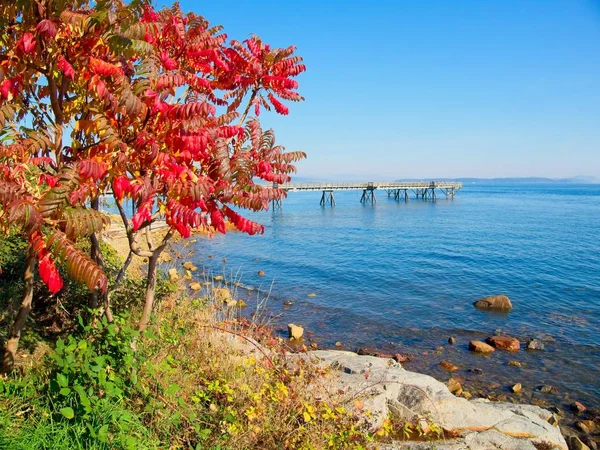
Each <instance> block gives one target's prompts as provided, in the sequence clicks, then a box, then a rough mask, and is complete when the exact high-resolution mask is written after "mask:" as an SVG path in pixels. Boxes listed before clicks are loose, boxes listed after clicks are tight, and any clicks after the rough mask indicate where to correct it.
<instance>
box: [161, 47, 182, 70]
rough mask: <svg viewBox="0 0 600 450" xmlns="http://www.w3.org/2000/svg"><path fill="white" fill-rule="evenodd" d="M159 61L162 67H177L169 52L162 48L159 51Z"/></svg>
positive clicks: (171, 68) (172, 68)
mask: <svg viewBox="0 0 600 450" xmlns="http://www.w3.org/2000/svg"><path fill="white" fill-rule="evenodd" d="M160 62H161V63H162V65H163V67H164V68H165V69H167V70H174V69H177V66H178V64H177V61H175V60H174V59H173V58H171V57H170V56H169V54H168V53H167V52H165V51H164V50H163V51H161V52H160Z"/></svg>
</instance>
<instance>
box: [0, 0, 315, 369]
mask: <svg viewBox="0 0 600 450" xmlns="http://www.w3.org/2000/svg"><path fill="white" fill-rule="evenodd" d="M0 26H1V27H2V30H3V32H2V33H3V34H2V39H1V41H0V126H1V127H2V138H3V142H4V143H5V144H3V145H2V147H1V148H0V209H1V215H0V218H1V220H2V224H3V226H4V227H5V228H8V227H18V228H19V229H20V230H21V232H22V234H23V236H24V238H25V239H27V240H28V242H29V250H28V256H27V269H26V271H25V274H24V280H25V286H26V289H25V295H24V297H23V301H22V305H21V309H20V311H19V314H18V317H17V319H16V321H15V324H14V326H13V330H12V331H11V337H10V341H9V345H7V349H6V352H5V362H6V364H5V367H6V366H10V365H11V364H12V360H13V359H14V352H15V350H16V345H17V344H18V339H19V336H20V332H21V329H22V326H23V324H24V321H25V318H26V317H27V314H28V312H29V310H30V309H31V301H32V296H33V283H32V280H33V276H34V270H35V265H36V263H37V265H38V272H39V274H40V278H41V279H42V281H44V283H46V285H47V286H48V288H49V289H50V290H51V291H52V292H56V291H58V290H60V287H61V286H62V280H61V279H60V275H59V273H58V270H57V268H56V265H55V261H56V260H61V261H63V262H64V263H65V264H66V269H67V274H68V275H69V276H70V277H72V278H74V279H75V280H78V281H81V282H84V283H85V284H86V285H87V286H88V287H89V288H90V290H91V291H96V292H98V293H100V294H102V295H103V297H104V308H105V312H106V314H107V316H108V317H109V319H110V301H109V300H110V299H109V289H108V288H107V286H108V280H107V279H106V276H105V275H104V274H103V272H102V267H101V255H100V253H99V247H98V243H97V235H96V234H97V233H98V232H99V231H100V230H101V229H102V227H103V225H104V224H105V223H106V219H105V217H104V216H103V215H102V214H101V213H99V212H98V211H97V206H98V198H99V196H100V195H101V194H103V193H105V192H108V191H110V192H112V195H113V196H114V199H115V201H116V204H117V206H118V208H119V210H120V213H121V218H122V220H123V223H124V225H125V227H126V230H127V236H128V240H129V245H130V254H129V257H128V258H127V260H126V262H125V264H124V266H123V268H122V270H121V273H120V274H119V277H118V279H120V278H121V277H122V276H123V274H124V271H125V270H126V267H127V265H128V264H129V261H131V258H133V257H134V255H135V256H138V257H145V258H148V275H147V290H146V298H145V303H144V308H143V313H142V316H141V319H140V325H139V327H140V329H144V328H145V327H146V325H147V323H148V320H149V318H150V313H151V310H152V305H153V301H154V288H155V281H156V269H157V262H158V258H159V256H160V253H161V252H162V250H163V249H164V248H165V246H166V244H167V242H168V240H169V239H170V238H171V236H172V235H173V234H175V233H178V234H180V235H181V236H182V237H184V238H185V237H188V236H189V235H190V233H191V232H192V230H194V229H197V228H202V227H205V228H210V229H211V230H214V231H216V232H222V233H224V232H225V230H226V229H225V221H226V220H227V221H229V222H231V223H233V224H234V225H235V226H236V227H237V228H238V229H239V230H241V231H243V232H246V233H249V234H257V233H262V232H263V227H262V226H261V225H259V224H257V223H254V222H252V221H250V220H248V219H246V218H244V217H243V216H242V215H240V212H239V211H240V210H241V209H251V210H255V211H256V210H261V209H266V208H268V206H269V202H270V201H271V200H273V199H276V198H279V197H281V196H282V195H284V193H283V191H281V190H280V189H278V188H277V187H273V186H271V185H267V184H261V183H260V182H257V181H260V180H262V181H263V182H265V181H266V182H272V183H275V186H276V184H277V183H284V182H286V181H288V180H289V174H290V173H292V172H293V171H294V170H295V168H294V166H293V163H294V162H295V161H297V160H299V159H301V158H303V157H304V156H305V155H304V154H303V153H301V152H285V151H284V148H283V147H281V146H278V145H276V144H275V138H274V134H273V132H272V131H270V130H269V131H266V132H265V131H263V130H262V128H261V126H260V123H259V121H258V118H257V117H258V115H259V114H260V111H261V109H267V110H271V108H273V109H274V110H275V111H276V112H278V113H280V114H287V113H288V109H287V106H285V105H284V104H283V102H282V100H289V101H300V100H302V97H301V96H300V95H299V94H298V93H297V91H296V89H297V87H298V85H297V82H296V81H295V79H294V77H295V76H297V75H298V74H300V73H302V72H303V71H304V70H305V67H304V65H302V64H301V58H300V57H298V56H294V54H293V53H294V50H295V49H294V48H293V47H288V48H284V49H271V48H270V47H269V46H268V45H266V44H264V43H263V42H262V41H261V40H260V39H259V38H257V37H252V38H250V39H248V40H246V41H244V42H243V43H240V42H237V41H231V42H229V43H228V42H227V37H226V35H225V34H223V33H222V32H221V27H210V26H209V24H208V22H207V21H206V20H205V19H203V18H202V17H200V16H197V15H195V14H193V13H189V14H183V13H182V12H181V10H180V9H179V7H177V6H175V7H173V8H168V9H164V10H162V11H160V12H156V11H154V10H153V9H152V8H151V7H150V6H149V5H147V4H141V2H135V1H134V2H131V3H130V4H129V5H125V4H124V3H123V2H121V1H118V0H112V1H111V0H105V1H97V2H91V1H87V2H86V1H81V0H77V1H75V0H71V1H62V2H53V1H50V0H37V1H27V0H21V1H17V2H14V3H11V4H6V3H4V2H3V3H2V4H0ZM250 113H253V114H254V115H255V116H256V117H249V114H250ZM124 200H128V201H131V202H132V203H133V204H134V207H135V213H134V214H133V216H132V217H128V216H127V215H126V213H125V210H124V207H123V204H122V202H123V201H124ZM157 221H165V222H166V224H167V225H168V226H169V231H168V232H167V233H166V235H165V236H164V238H163V239H162V240H161V242H159V243H157V244H156V245H155V244H154V242H153V241H152V233H151V227H152V225H153V224H154V223H156V222H157ZM81 237H89V238H90V239H91V242H92V258H90V257H88V256H87V255H85V254H83V253H82V252H81V251H80V250H78V248H77V246H76V245H75V241H76V240H77V239H78V238H81ZM142 240H145V241H146V243H147V245H146V246H145V247H144V246H141V245H140V242H141V241H142ZM117 282H118V280H117Z"/></svg>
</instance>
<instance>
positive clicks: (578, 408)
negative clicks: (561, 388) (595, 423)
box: [571, 402, 587, 413]
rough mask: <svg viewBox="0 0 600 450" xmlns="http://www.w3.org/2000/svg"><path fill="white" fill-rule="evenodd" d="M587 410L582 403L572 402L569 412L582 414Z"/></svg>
mask: <svg viewBox="0 0 600 450" xmlns="http://www.w3.org/2000/svg"><path fill="white" fill-rule="evenodd" d="M586 409H587V408H586V407H585V406H584V405H583V403H579V402H573V403H572V404H571V410H572V411H575V412H576V413H582V412H585V410H586Z"/></svg>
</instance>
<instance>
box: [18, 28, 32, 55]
mask: <svg viewBox="0 0 600 450" xmlns="http://www.w3.org/2000/svg"><path fill="white" fill-rule="evenodd" d="M17 48H18V49H19V50H21V51H22V52H23V53H25V54H28V53H31V52H33V51H34V50H35V37H34V36H33V34H31V33H25V34H23V36H22V37H21V39H19V42H18V43H17Z"/></svg>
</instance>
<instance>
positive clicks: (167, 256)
mask: <svg viewBox="0 0 600 450" xmlns="http://www.w3.org/2000/svg"><path fill="white" fill-rule="evenodd" d="M160 259H161V260H162V262H171V261H173V257H172V256H171V254H170V253H167V252H164V253H163V254H162V255H160Z"/></svg>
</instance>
